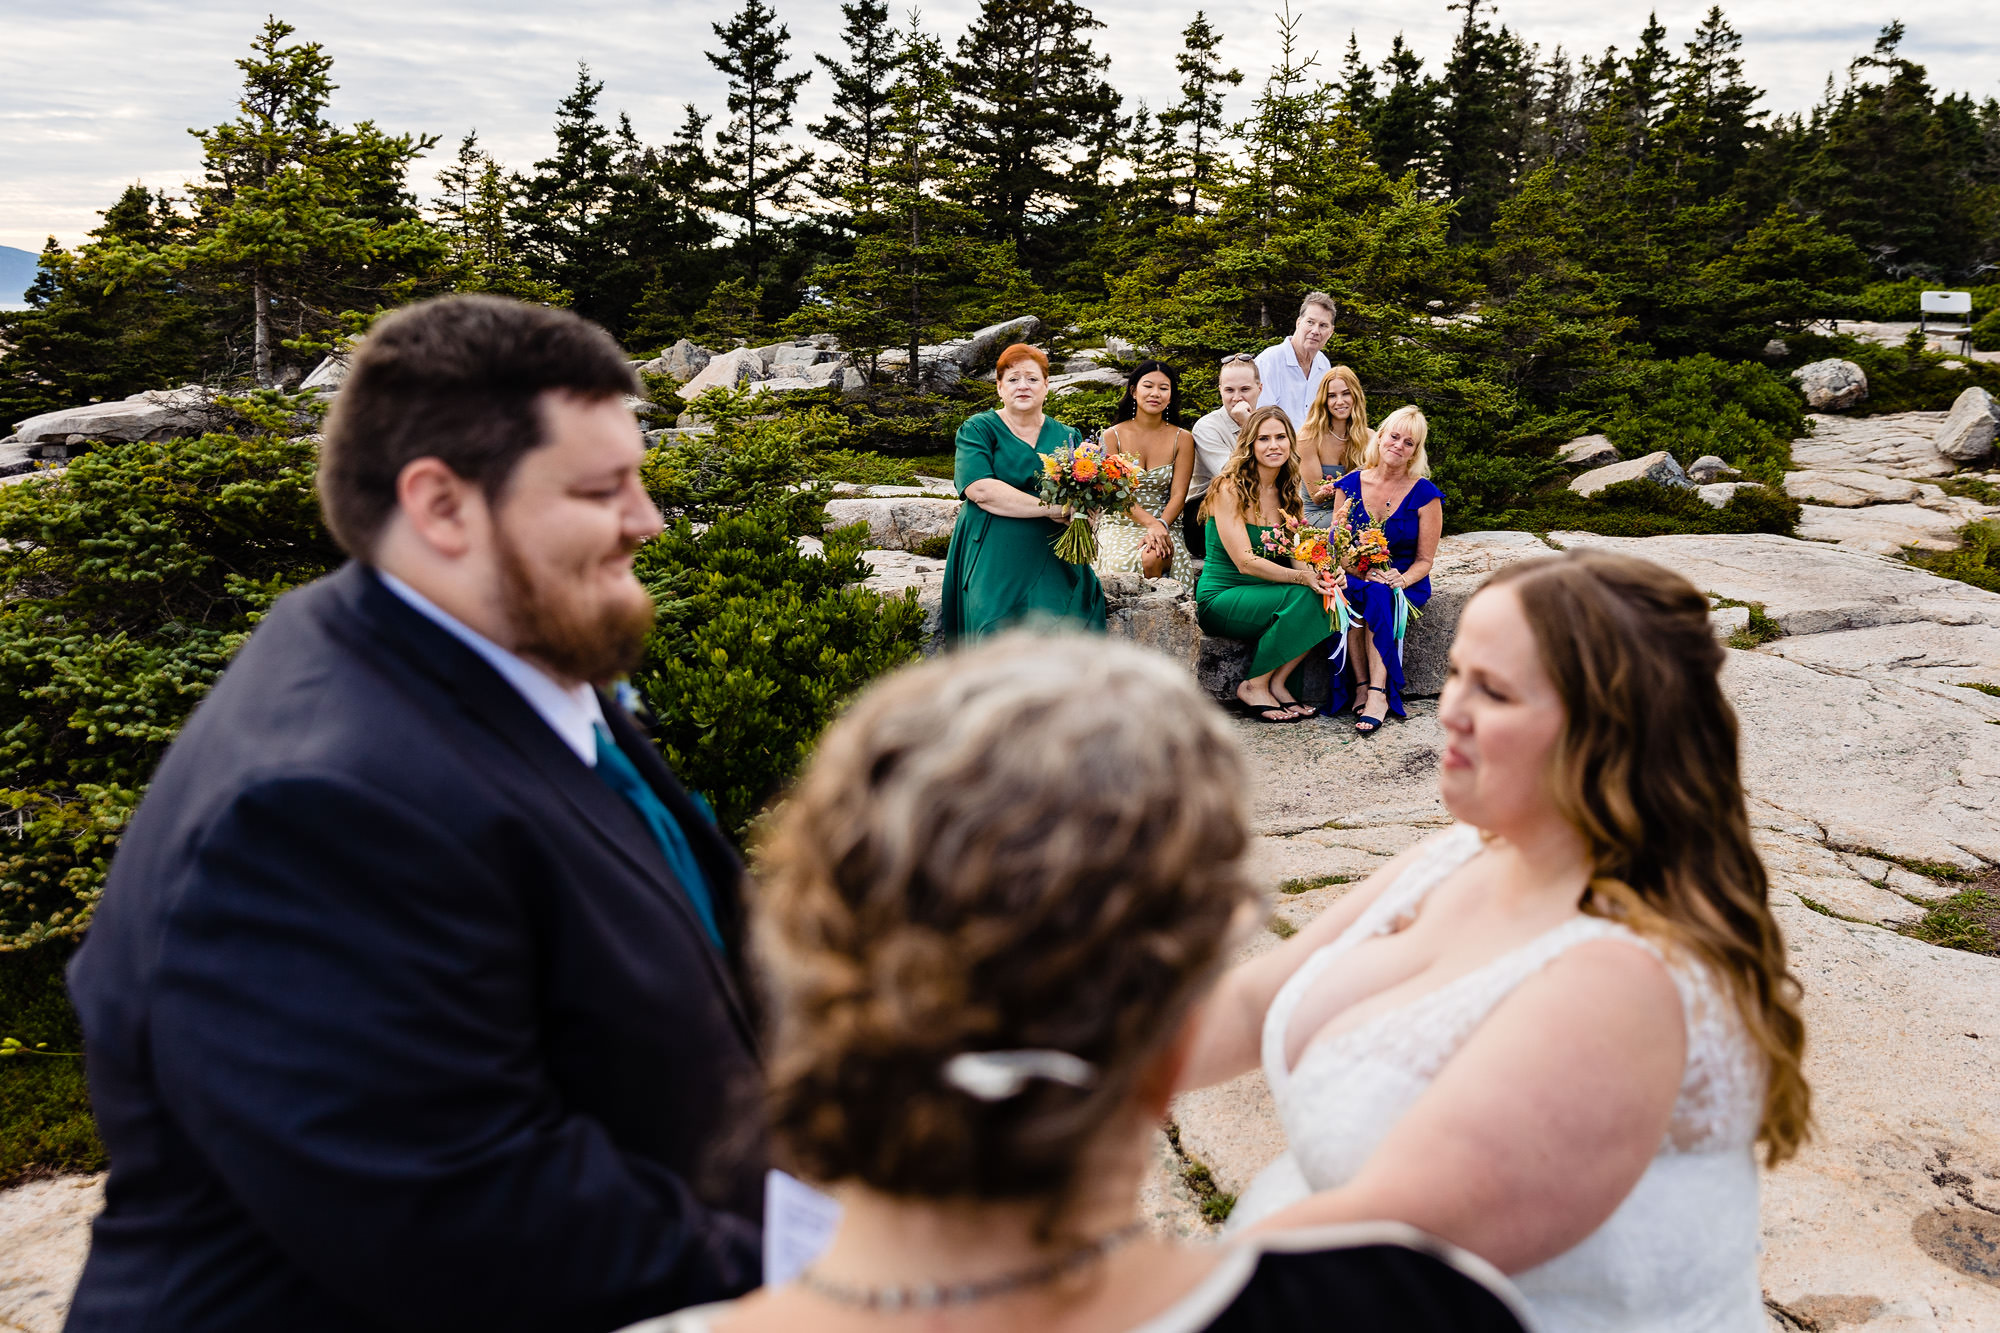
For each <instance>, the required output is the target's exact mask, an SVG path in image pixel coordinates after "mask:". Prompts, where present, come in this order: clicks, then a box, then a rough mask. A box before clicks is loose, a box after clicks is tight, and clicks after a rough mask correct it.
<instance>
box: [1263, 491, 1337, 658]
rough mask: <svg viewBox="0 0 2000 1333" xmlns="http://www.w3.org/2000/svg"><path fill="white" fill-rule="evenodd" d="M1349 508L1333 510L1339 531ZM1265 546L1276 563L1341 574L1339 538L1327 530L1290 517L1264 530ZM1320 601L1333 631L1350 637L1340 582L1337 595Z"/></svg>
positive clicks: (1324, 596) (1265, 552)
mask: <svg viewBox="0 0 2000 1333" xmlns="http://www.w3.org/2000/svg"><path fill="white" fill-rule="evenodd" d="M1346 508H1347V506H1346V505H1345V503H1341V504H1340V505H1338V507H1337V508H1336V509H1335V510H1334V524H1335V528H1336V530H1337V529H1338V528H1339V527H1341V526H1344V520H1345V519H1346V516H1347V515H1346ZM1263 544H1264V554H1265V555H1267V556H1269V557H1270V558H1271V559H1273V560H1283V559H1287V558H1289V559H1291V560H1292V561H1294V562H1295V563H1297V564H1300V565H1304V566H1306V567H1307V568H1309V569H1312V570H1315V571H1317V572H1318V573H1320V574H1322V575H1326V574H1337V573H1338V572H1339V571H1340V566H1341V561H1340V541H1339V538H1338V537H1337V536H1335V535H1334V533H1330V532H1328V531H1327V530H1326V529H1324V528H1317V527H1314V526H1313V525H1312V524H1310V523H1303V522H1300V521H1299V520H1298V519H1295V518H1292V517H1290V516H1289V515H1288V516H1286V517H1285V518H1284V519H1282V520H1281V521H1280V522H1279V523H1278V526H1276V527H1274V528H1267V529H1265V531H1264V543H1263ZM1320 601H1321V602H1322V603H1323V604H1324V605H1325V607H1326V611H1327V616H1328V623H1329V625H1330V626H1331V628H1333V629H1335V630H1337V631H1339V632H1340V633H1342V634H1345V633H1347V626H1348V609H1347V598H1346V597H1345V596H1343V595H1342V593H1341V592H1340V584H1339V582H1338V581H1337V580H1336V582H1335V583H1334V591H1332V592H1329V593H1322V594H1321V595H1320Z"/></svg>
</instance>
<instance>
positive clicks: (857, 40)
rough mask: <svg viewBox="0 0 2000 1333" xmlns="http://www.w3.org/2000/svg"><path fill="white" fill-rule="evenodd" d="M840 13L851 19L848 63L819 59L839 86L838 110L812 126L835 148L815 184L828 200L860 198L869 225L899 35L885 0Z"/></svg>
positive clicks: (860, 217)
mask: <svg viewBox="0 0 2000 1333" xmlns="http://www.w3.org/2000/svg"><path fill="white" fill-rule="evenodd" d="M840 12H841V14H842V16H843V17H845V18H846V20H847V26H846V27H845V28H844V29H843V30H842V32H841V37H842V40H843V41H845V43H846V45H847V54H848V59H847V62H846V63H845V64H843V63H842V62H840V61H838V60H836V59H834V58H833V57H832V56H830V55H827V54H825V53H824V52H821V53H819V54H817V55H815V56H814V57H813V59H815V60H817V61H818V62H819V63H820V65H821V67H822V68H824V69H825V70H826V74H827V78H828V79H829V80H830V81H831V82H832V84H833V109H832V111H830V112H829V113H828V114H827V116H826V118H825V119H823V120H820V121H817V122H815V123H814V124H813V125H812V126H811V127H810V128H811V129H812V132H813V134H814V135H815V136H816V137H817V138H819V139H820V140H822V141H823V142H825V143H827V144H829V145H831V146H832V147H833V150H834V152H833V155H832V156H831V157H830V158H825V159H822V166H823V170H822V171H821V173H820V175H819V178H818V180H817V181H816V182H815V186H814V188H815V189H816V190H817V191H818V192H819V194H820V195H821V197H822V198H825V199H830V200H834V201H841V200H845V199H847V198H848V197H850V196H852V197H853V198H855V199H858V200H859V201H860V211H859V213H858V214H857V215H856V217H855V219H854V222H855V225H856V226H861V227H865V226H866V225H867V222H866V219H868V218H870V217H872V216H873V214H874V212H875V175H876V170H877V161H878V159H879V158H880V156H881V151H882V133H883V126H884V124H885V122H886V121H887V120H888V118H889V95H890V88H891V86H892V85H893V84H894V82H895V78H896V47H897V37H896V30H895V29H894V28H892V27H890V26H889V6H888V4H887V3H886V2H885V0H847V3H844V4H842V5H841V7H840Z"/></svg>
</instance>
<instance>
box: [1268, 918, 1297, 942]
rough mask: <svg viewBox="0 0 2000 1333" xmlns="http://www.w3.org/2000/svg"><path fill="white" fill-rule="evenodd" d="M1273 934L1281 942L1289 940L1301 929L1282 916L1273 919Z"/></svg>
mask: <svg viewBox="0 0 2000 1333" xmlns="http://www.w3.org/2000/svg"><path fill="white" fill-rule="evenodd" d="M1271 933H1272V934H1273V935H1276V936H1277V937H1278V938H1279V939H1281V940H1288V939H1290V938H1291V937H1292V936H1294V935H1296V934H1298V933H1299V928H1298V927H1297V926H1295V925H1293V924H1292V923H1291V922H1289V921H1287V920H1285V918H1283V917H1281V916H1274V917H1272V918H1271Z"/></svg>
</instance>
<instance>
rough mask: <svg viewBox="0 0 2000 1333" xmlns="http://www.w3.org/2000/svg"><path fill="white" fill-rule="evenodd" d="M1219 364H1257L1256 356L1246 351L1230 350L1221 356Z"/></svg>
mask: <svg viewBox="0 0 2000 1333" xmlns="http://www.w3.org/2000/svg"><path fill="white" fill-rule="evenodd" d="M1220 364H1222V365H1225V366H1254V365H1256V364H1257V358H1256V357H1254V356H1252V355H1250V353H1248V352H1231V353H1230V354H1229V355H1228V356H1225V357H1223V358H1222V361H1221V363H1220Z"/></svg>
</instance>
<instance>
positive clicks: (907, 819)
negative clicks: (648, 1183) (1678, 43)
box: [756, 634, 1256, 1200]
mask: <svg viewBox="0 0 2000 1333" xmlns="http://www.w3.org/2000/svg"><path fill="white" fill-rule="evenodd" d="M1244 788H1245V780H1244V772H1243V766H1242V760H1241V758H1240V756H1239V754H1238V752H1237V749H1236V745H1235V743H1234V741H1233V740H1232V739H1231V738H1230V736H1229V734H1228V731H1227V728H1226V727H1225V726H1224V724H1223V723H1222V721H1221V717H1220V714H1219V713H1218V712H1217V710H1216V709H1215V707H1214V706H1213V704H1212V703H1210V702H1209V701H1208V700H1206V699H1205V698H1204V697H1203V696H1202V695H1201V693H1200V692H1199V691H1198V690H1197V689H1196V687H1195V684H1194V681H1193V680H1192V679H1191V678H1190V677H1189V676H1188V673H1187V672H1186V670H1185V669H1184V668H1181V667H1178V666H1176V665H1174V664H1173V663H1172V662H1171V661H1169V660H1168V659H1166V658H1165V657H1162V656H1160V655H1158V654H1155V653H1152V652H1148V651H1146V650H1145V649H1142V648H1138V647H1135V646H1133V645H1131V644H1128V643H1124V642H1121V641H1119V640H1117V639H1112V640H1108V641H1107V640H1106V639H1105V638H1103V637H1102V636H1093V637H1088V638H1086V637H1084V636H1082V635H1064V636H1059V637H1035V636H1030V635H1026V634H1016V635H1011V636H1007V637H1004V638H1001V639H998V640H994V641H990V642H988V643H986V644H984V645H982V646H980V647H977V648H973V649H969V650H966V651H963V652H960V653H957V654H953V655H949V656H945V657H942V658H939V659H936V660H934V661H931V662H928V663H925V664H923V665H920V666H916V667H913V668H910V669H908V670H905V671H902V672H899V673H897V674H896V675H894V676H892V677H890V678H888V679H887V680H885V681H883V682H881V683H879V684H877V685H876V686H875V687H873V688H872V689H870V690H869V691H868V692H867V693H866V694H864V695H863V696H862V697H861V698H860V699H859V701H857V702H856V703H855V704H854V705H853V706H852V707H851V708H850V709H849V710H848V712H847V713H846V714H845V716H843V717H842V718H841V719H840V721H838V722H837V723H836V724H835V725H834V726H833V728H832V729H831V730H830V731H828V733H827V735H826V737H825V739H824V740H823V741H822V742H821V744H820V747H819V750H818V753H817V754H816V756H815V757H814V759H813V761H812V763H811V765H810V767H809V768H808V769H807V771H806V773H805V776H804V777H803V778H802V779H801V781H800V782H799V785H798V787H797V789H796V790H795V791H794V792H793V794H792V796H791V798H790V800H789V801H788V802H787V803H786V805H785V806H784V808H783V810H782V812H781V813H780V815H779V817H778V819H777V822H776V825H775V827H774V828H773V830H772V832H771V835H770V837H769V838H768V839H767V841H766V843H765V845H764V847H763V849H762V856H761V867H760V875H759V880H760V883H761V890H760V893H759V900H758V903H757V909H756V938H757V947H758V949H759V952H760V955H761V961H762V962H763V964H764V967H765V972H766V975H767V976H768V977H769V985H770V999H771V1001H772V1011H773V1015H772V1016H773V1022H774V1033H773V1038H774V1040H773V1051H772V1058H771V1062H770V1073H769V1093H770V1096H769V1104H770V1108H771V1116H772V1122H773V1130H774V1137H775V1138H776V1140H777V1147H778V1150H779V1153H780V1156H781V1158H783V1159H786V1164H787V1165H789V1166H790V1167H791V1168H792V1169H793V1170H795V1171H797V1172H798V1173H799V1174H801V1175H803V1176H805V1177H807V1178H809V1179H812V1180H816V1181H819V1182H822V1183H834V1182H839V1181H850V1180H851V1181H858V1182H860V1183H862V1184H864V1185H867V1186H869V1187H871V1188H873V1189H876V1190H879V1191H881V1192H883V1193H887V1194H891V1195H897V1196H902V1197H913V1198H927V1199H977V1200H1035V1199H1060V1198H1061V1197H1062V1196H1064V1195H1065V1194H1067V1193H1068V1191H1069V1189H1070V1187H1071V1186H1072V1185H1073V1184H1075V1183H1076V1181H1077V1178H1078V1175H1079V1168H1080V1167H1081V1166H1082V1164H1083V1162H1084V1159H1085V1157H1086V1154H1087V1150H1088V1149H1089V1148H1090V1146H1091V1144H1092V1141H1093V1139H1094V1137H1095V1136H1096V1135H1097V1134H1098V1133H1099V1132H1100V1131H1101V1130H1102V1129H1103V1128H1104V1126H1105V1125H1106V1124H1107V1122H1110V1121H1112V1120H1113V1119H1114V1117H1115V1116H1116V1115H1117V1114H1118V1113H1119V1112H1120V1110H1121V1109H1122V1108H1124V1107H1125V1106H1126V1105H1127V1103H1128V1101H1129V1099H1130V1097H1131V1095H1132V1093H1133V1087H1134V1082H1135V1080H1136V1078H1137V1077H1138V1076H1139V1074H1140V1073H1141V1072H1142V1071H1143V1070H1144V1069H1145V1068H1146V1067H1147V1066H1148V1064H1149V1062H1150V1061H1152V1060H1153V1058H1154V1057H1156V1056H1157V1055H1158V1054H1159V1053H1160V1052H1161V1051H1163V1050H1164V1049H1165V1048H1166V1047H1167V1046H1168V1044H1169V1043H1170V1042H1171V1041H1172V1040H1173V1038H1174V1035H1175V1033H1176V1031H1177V1029H1178V1028H1179V1026H1180V1023H1181V1020H1182V1019H1183V1018H1184V1016H1185V1015H1186V1013H1187V1011H1188V1010H1189V1008H1190V1007H1191V1006H1192V1004H1193V1002H1194V1001H1195V999H1196V998H1197V997H1198V996H1199V995H1200V994H1201V993H1202V991H1203V990H1204V989H1205V988H1206V986H1207V984H1208V983H1209V982H1210V981H1211V980H1212V979H1213V978H1214V976H1215V975H1216V974H1217V972H1218V971H1219V970H1220V967H1221V964H1222V961H1223V952H1224V950H1225V949H1227V948H1228V945H1229V933H1230V932H1229V924H1230V920H1231V917H1232V916H1233V914H1234V913H1235V912H1236V911H1237V909H1238V907H1239V906H1240V905H1242V904H1244V903H1245V902H1249V901H1254V899H1255V897H1256V893H1255V890H1254V889H1253V888H1252V887H1251V885H1250V882H1249V880H1248V879H1247V877H1246V875H1245V873H1244V868H1243V865H1242V858H1243V855H1244V853H1245V851H1246V849H1247V847H1248V845H1249V824H1248V819H1247V815H1246V810H1245V802H1244ZM1025 1049H1032V1050H1053V1051H1061V1052H1067V1053H1068V1054H1070V1055H1073V1056H1076V1057H1079V1058H1081V1059H1082V1060H1084V1061H1087V1062H1088V1063H1089V1064H1090V1065H1092V1066H1094V1068H1095V1070H1096V1077H1095V1080H1094V1081H1093V1082H1092V1083H1091V1084H1090V1086H1088V1087H1085V1088H1078V1087H1072V1086H1068V1085H1066V1084H1063V1083H1059V1082H1054V1081H1050V1080H1045V1079H1031V1080H1029V1081H1028V1082H1027V1083H1026V1085H1025V1087H1024V1088H1023V1089H1022V1090H1021V1091H1020V1092H1019V1093H1017V1094H1015V1095H1013V1096H1011V1097H1005V1098H1003V1099H1000V1100H994V1101H982V1100H980V1099H979V1098H977V1097H975V1096H973V1095H971V1094H970V1093H969V1092H966V1091H962V1090H961V1089H960V1088H958V1087H956V1086H954V1085H953V1084H952V1083H951V1082H950V1081H949V1080H947V1079H946V1078H945V1077H944V1068H945V1066H946V1064H947V1062H949V1061H951V1060H952V1058H953V1057H954V1056H957V1055H961V1054H964V1053H968V1052H983V1051H1003V1050H1025Z"/></svg>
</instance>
